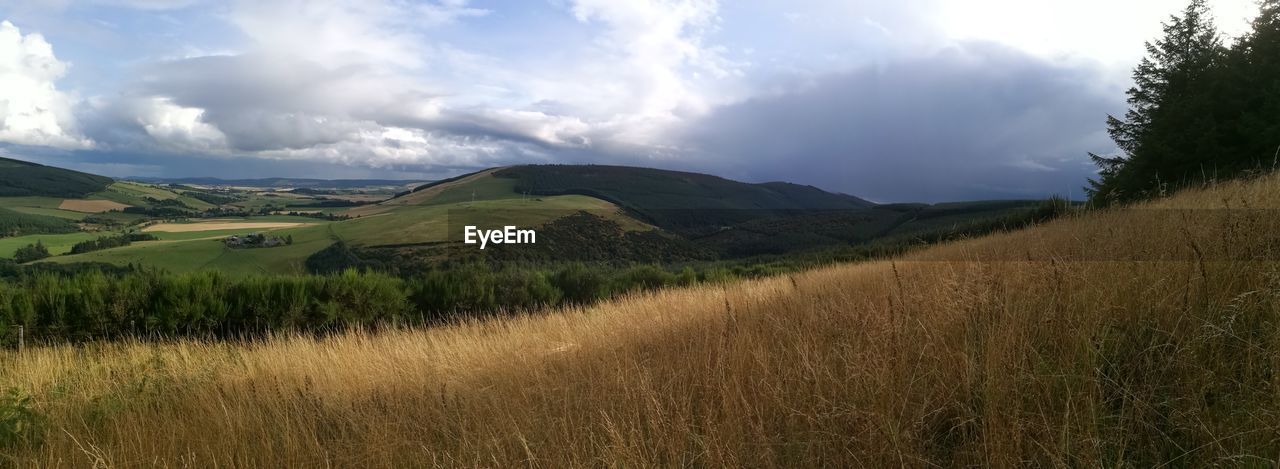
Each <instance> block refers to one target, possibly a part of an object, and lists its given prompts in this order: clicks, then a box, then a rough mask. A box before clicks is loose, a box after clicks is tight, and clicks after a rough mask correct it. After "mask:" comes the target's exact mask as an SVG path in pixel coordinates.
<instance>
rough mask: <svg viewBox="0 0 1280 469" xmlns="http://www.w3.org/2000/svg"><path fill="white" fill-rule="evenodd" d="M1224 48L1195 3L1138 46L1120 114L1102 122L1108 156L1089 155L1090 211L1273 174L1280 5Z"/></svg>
mask: <svg viewBox="0 0 1280 469" xmlns="http://www.w3.org/2000/svg"><path fill="white" fill-rule="evenodd" d="M1260 8H1261V10H1260V13H1259V15H1258V17H1257V18H1256V19H1254V20H1253V28H1252V30H1251V31H1249V32H1248V33H1247V34H1245V35H1243V36H1241V37H1240V38H1238V39H1237V40H1235V41H1234V43H1232V44H1230V45H1228V44H1224V42H1223V39H1222V36H1221V34H1219V32H1218V30H1217V28H1216V26H1215V25H1214V21H1213V16H1212V12H1211V11H1210V9H1209V6H1208V4H1207V3H1206V1H1205V0H1195V1H1192V2H1191V3H1190V4H1189V5H1188V6H1187V7H1186V9H1185V10H1184V11H1183V12H1182V14H1181V15H1180V16H1174V17H1172V18H1170V19H1169V21H1167V22H1166V23H1165V24H1164V36H1163V37H1161V38H1159V39H1157V40H1155V41H1153V42H1149V43H1147V56H1146V58H1144V59H1143V60H1142V61H1141V62H1140V63H1139V64H1138V66H1137V67H1135V69H1134V72H1133V80H1134V87H1133V88H1132V89H1130V90H1129V91H1128V96H1129V99H1128V102H1129V111H1128V112H1127V113H1126V114H1125V115H1124V116H1123V117H1114V116H1112V117H1110V118H1108V120H1107V130H1108V132H1109V133H1110V135H1111V137H1112V139H1113V140H1114V141H1115V143H1116V146H1117V147H1118V148H1119V150H1120V154H1117V155H1109V156H1102V155H1090V156H1091V158H1092V159H1093V161H1094V162H1095V163H1096V164H1097V166H1098V168H1099V175H1098V177H1097V178H1096V179H1093V180H1091V181H1090V184H1089V187H1088V188H1087V190H1088V193H1089V196H1090V201H1091V202H1093V203H1094V204H1096V205H1109V204H1115V203H1125V202H1133V201H1138V200H1142V199H1146V198H1150V197H1158V196H1163V195H1166V194H1169V193H1171V192H1172V191H1174V190H1177V189H1180V188H1183V187H1187V186H1191V185H1198V184H1205V183H1212V182H1214V181H1217V180H1225V179H1230V178H1233V177H1238V176H1242V175H1249V174H1259V173H1263V172H1268V171H1271V170H1274V169H1276V168H1277V167H1280V139H1277V136H1280V119H1278V118H1277V117H1276V116H1280V81H1278V80H1277V77H1280V2H1277V1H1275V0H1266V1H1263V2H1261V4H1260Z"/></svg>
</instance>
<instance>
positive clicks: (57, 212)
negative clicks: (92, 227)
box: [10, 207, 89, 221]
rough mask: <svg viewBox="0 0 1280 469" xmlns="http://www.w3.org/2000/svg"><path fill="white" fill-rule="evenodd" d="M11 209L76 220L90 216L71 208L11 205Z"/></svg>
mask: <svg viewBox="0 0 1280 469" xmlns="http://www.w3.org/2000/svg"><path fill="white" fill-rule="evenodd" d="M10 209H12V210H13V211H15V212H21V213H30V214H32V215H45V216H50V217H57V218H65V219H67V220H76V221H80V220H84V217H86V216H89V214H87V213H82V212H73V211H71V210H62V209H58V208H44V207H10Z"/></svg>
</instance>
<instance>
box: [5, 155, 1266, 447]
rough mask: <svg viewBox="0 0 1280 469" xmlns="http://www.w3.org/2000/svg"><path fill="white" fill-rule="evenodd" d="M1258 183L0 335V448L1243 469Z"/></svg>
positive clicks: (1256, 280)
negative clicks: (836, 256) (362, 322)
mask: <svg viewBox="0 0 1280 469" xmlns="http://www.w3.org/2000/svg"><path fill="white" fill-rule="evenodd" d="M1277 188H1280V176H1272V177H1267V178H1265V179H1261V180H1255V181H1249V182H1239V183H1230V184H1224V185H1220V186H1217V187H1214V188H1211V189H1202V190H1194V191H1190V192H1185V193H1182V194H1180V195H1178V196H1175V197H1173V198H1170V199H1166V200H1161V201H1157V202H1152V203H1147V204H1144V205H1141V206H1139V207H1136V208H1137V209H1136V210H1107V211H1096V212H1090V213H1087V214H1084V215H1080V216H1075V217H1070V218H1067V219H1062V220H1058V221H1055V222H1051V223H1048V224H1045V225H1041V226H1036V227H1033V228H1030V229H1026V230H1022V231H1015V232H1009V233H1001V234H997V235H993V236H987V237H982V238H978V239H971V240H966V241H961V242H954V243H949V244H945V245H941V246H937V247H933V248H930V249H926V250H923V251H919V252H915V253H912V254H909V255H906V256H903V257H897V258H893V259H885V260H882V261H876V262H865V263H858V264H849V265H840V266H833V267H829V268H824V269H820V270H815V271H811V272H807V273H800V274H795V275H789V276H781V277H775V278H769V279H764V280H756V281H747V282H740V283H730V284H710V285H704V286H697V287H692V288H681V289H673V290H667V291H661V292H656V293H651V294H643V295H633V296H628V297H625V298H621V299H618V300H615V301H610V302H606V303H603V304H600V305H598V306H594V307H590V308H585V309H584V308H579V307H568V308H564V309H557V310H552V311H546V312H543V313H542V314H537V315H523V316H516V317H507V318H502V319H490V320H483V321H470V322H465V323H457V324H451V325H446V326H442V327H434V328H426V329H417V328H410V329H407V330H389V331H386V330H384V331H381V332H360V331H356V332H348V333H340V334H330V335H320V336H316V335H306V336H292V337H280V336H277V337H274V338H271V339H267V340H263V341H260V342H252V343H247V344H246V343H239V342H236V343H214V342H209V341H206V340H193V341H178V342H166V343H156V344H145V343H137V342H127V343H117V344H106V345H104V344H94V345H92V346H59V347H49V348H38V349H35V350H29V351H28V352H26V353H25V354H23V355H20V356H19V355H16V354H13V353H10V352H0V358H3V359H4V361H5V363H6V364H7V366H5V367H4V368H3V369H2V370H0V388H10V387H12V388H16V389H17V390H18V391H15V394H14V396H15V397H12V398H10V399H9V401H6V402H10V404H8V405H10V406H11V407H13V408H17V409H22V411H23V412H27V413H22V412H15V413H14V414H13V415H18V416H23V415H28V413H29V414H31V415H35V416H37V417H38V419H36V418H32V419H30V421H38V422H40V424H39V427H37V429H36V430H33V431H32V432H33V433H32V434H34V435H38V436H39V438H33V439H26V440H16V441H18V443H15V444H14V445H13V446H11V447H10V449H8V450H6V451H7V452H6V454H7V456H6V457H7V458H9V459H10V460H12V461H13V462H14V464H15V465H17V466H53V465H59V464H62V465H66V464H68V463H74V462H79V461H85V462H86V463H89V462H92V463H94V464H98V465H103V466H115V465H129V464H130V463H133V462H136V461H147V463H148V464H156V465H180V464H182V463H183V462H184V461H190V460H193V459H194V460H202V461H213V460H217V461H236V462H237V463H239V464H243V465H246V466H272V467H276V466H289V465H303V466H346V465H361V466H387V467H396V466H413V465H420V464H422V463H423V461H424V460H425V461H431V463H438V464H440V465H448V466H514V465H528V466H535V467H579V466H594V465H605V466H637V467H650V466H686V465H692V466H702V465H705V466H716V467H720V466H735V467H740V466H751V467H818V466H834V467H858V466H872V467H880V466H902V465H909V466H922V467H923V466H995V467H1008V466H1028V465H1029V466H1068V467H1077V466H1091V467H1096V466H1123V467H1129V466H1132V467H1155V466H1159V465H1161V464H1162V463H1173V464H1172V465H1175V466H1186V467H1200V466H1212V465H1219V464H1223V463H1227V464H1231V463H1233V462H1238V463H1241V464H1245V465H1248V464H1252V462H1254V461H1256V462H1257V463H1258V465H1261V466H1268V465H1272V464H1274V463H1275V462H1276V460H1275V457H1276V456H1275V455H1276V454H1277V451H1276V450H1277V446H1276V441H1275V435H1276V432H1277V431H1280V427H1277V424H1276V422H1280V411H1278V410H1277V406H1276V405H1275V398H1276V396H1277V395H1280V382H1278V381H1277V380H1276V379H1275V364H1276V363H1280V335H1277V334H1275V332H1274V331H1275V328H1274V325H1275V324H1277V323H1280V300H1278V298H1280V284H1277V279H1276V271H1277V263H1276V259H1280V257H1278V256H1280V250H1278V249H1280V243H1276V242H1275V233H1278V232H1280V218H1276V217H1270V216H1266V213H1265V212H1264V211H1260V209H1265V210H1272V209H1275V208H1278V207H1280V190H1278V189H1277ZM1232 207H1250V208H1251V209H1248V210H1233V209H1232ZM352 278H353V279H354V277H352ZM350 284H352V285H356V284H358V283H355V282H354V280H353V282H352V283H350ZM343 291H348V290H343ZM344 294H346V293H344ZM0 304H3V303H0ZM90 350H91V351H92V352H91V353H90V352H89V351H90ZM157 376H159V377H163V378H156V377H157ZM68 379H74V382H75V383H76V385H75V386H65V385H64V383H66V382H67V380H68ZM28 395H29V396H31V397H32V399H30V400H23V399H22V398H23V397H25V396H28ZM17 418H19V419H20V420H19V421H21V422H26V421H28V420H21V419H23V417H17ZM77 458H83V459H77Z"/></svg>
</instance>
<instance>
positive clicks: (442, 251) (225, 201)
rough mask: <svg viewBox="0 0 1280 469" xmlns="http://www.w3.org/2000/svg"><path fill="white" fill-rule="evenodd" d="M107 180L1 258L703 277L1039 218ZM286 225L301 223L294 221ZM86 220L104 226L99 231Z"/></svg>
mask: <svg viewBox="0 0 1280 469" xmlns="http://www.w3.org/2000/svg"><path fill="white" fill-rule="evenodd" d="M6 161H7V160H6ZM10 164H14V165H16V164H18V163H16V162H15V163H10ZM23 167H26V166H23ZM33 167H34V166H33ZM37 168H45V169H42V170H41V171H44V172H46V173H49V174H61V175H62V176H61V177H63V178H64V179H75V178H82V177H81V176H80V173H75V172H69V171H68V172H59V171H61V170H57V169H56V168H47V167H37ZM85 176H88V175H85ZM89 177H92V176H89ZM94 180H98V181H101V182H105V183H106V185H105V186H94V187H87V186H86V187H85V188H84V189H85V190H88V189H94V190H93V191H91V192H87V193H79V192H77V195H78V198H58V197H52V196H28V197H0V208H4V209H7V210H9V212H3V213H10V214H12V215H11V216H10V217H9V218H10V219H12V222H11V223H10V225H14V226H23V227H55V228H47V230H48V231H45V232H43V233H39V232H29V233H22V232H20V231H19V232H13V233H10V234H18V235H21V236H18V237H12V236H11V237H8V238H5V239H3V240H0V257H5V256H8V255H9V254H10V253H11V252H12V251H13V250H14V249H16V248H17V247H21V246H25V245H26V244H31V243H34V242H36V241H41V242H43V243H44V244H46V245H48V246H51V249H52V250H53V251H52V253H53V254H55V257H52V258H49V259H48V260H47V261H48V262H56V263H61V264H74V263H81V262H95V263H96V262H103V263H109V264H114V265H130V264H136V265H150V266H155V267H160V268H164V269H168V270H171V271H174V272H189V271H195V270H203V269H217V270H221V271H224V272H228V273H232V274H237V275H243V274H253V273H301V272H304V271H308V270H311V271H316V270H317V269H320V270H324V271H330V270H334V269H341V268H344V267H367V266H369V265H370V264H363V263H361V264H355V265H343V264H340V265H325V262H324V261H322V260H321V259H339V260H341V259H347V260H350V259H366V260H371V259H382V260H390V261H387V262H381V263H378V264H377V265H380V266H387V265H394V266H396V270H398V271H407V272H412V271H417V270H420V269H422V268H430V266H432V265H436V264H439V263H441V262H451V261H459V260H462V259H469V260H470V261H477V260H479V261H487V262H509V261H518V262H566V261H590V262H615V263H616V262H621V263H627V262H661V263H669V262H702V261H716V260H724V259H745V258H752V257H755V256H766V255H769V256H773V255H788V254H790V253H795V252H804V251H815V250H822V249H838V248H842V247H849V246H857V245H865V244H868V243H877V242H885V243H899V244H901V243H909V242H918V240H932V239H941V238H944V237H947V236H951V235H954V234H957V233H959V234H963V233H970V232H985V231H989V230H990V229H991V227H993V226H996V225H999V224H1001V223H1007V222H1008V220H1012V219H1015V218H1019V217H1025V216H1026V215H1027V214H1028V213H1030V212H1031V210H1032V208H1033V207H1034V206H1035V205H1036V204H1037V202H1034V201H997V202H972V203H952V204H939V205H925V204H893V205H877V204H873V203H871V202H868V201H866V200H863V199H859V198H857V197H854V196H850V195H845V194H837V193H831V192H826V191H823V190H821V189H818V188H815V187H811V186H803V185H798V184H790V183H784V182H770V183H761V184H751V183H743V182H738V181H732V180H728V179H724V178H720V177H716V176H711V175H705V174H696V173H687V172H678V171H666V170H659V169H652V168H632V167H621V166H572V165H552V166H513V167H503V168H492V169H487V170H482V171H477V172H474V173H469V174H464V175H460V176H457V177H454V178H449V179H445V180H440V181H435V182H431V183H428V184H422V185H419V186H417V187H416V188H414V189H412V190H408V191H404V192H400V193H398V194H395V195H394V196H391V197H390V198H388V199H386V200H383V201H381V202H377V203H352V204H353V205H356V206H354V207H350V208H344V207H342V206H341V205H338V206H335V207H334V208H324V207H326V205H320V206H319V207H321V208H320V209H316V208H311V206H310V205H308V204H312V203H316V202H324V203H328V202H333V201H334V200H336V199H327V197H329V196H330V195H329V194H333V193H332V192H328V191H303V192H297V191H296V188H295V187H293V186H295V185H299V184H303V185H306V186H307V187H309V188H319V187H340V186H341V187H345V188H346V189H354V190H361V189H360V188H358V187H355V188H353V187H351V186H349V185H346V183H327V182H323V181H314V180H295V179H287V178H270V179H259V180H253V181H216V182H218V183H231V184H240V183H252V184H286V185H289V186H290V187H288V188H273V187H267V188H253V189H235V188H228V187H223V188H216V187H205V188H200V187H191V186H188V185H179V184H166V185H152V184H145V183H139V182H127V181H119V182H110V180H109V179H106V178H100V179H94ZM182 181H185V182H187V183H189V184H208V183H213V182H215V181H214V180H207V179H187V180H182ZM388 182H389V181H372V183H377V184H383V183H388ZM402 182H403V181H399V182H398V183H402ZM17 187H18V186H12V187H10V190H11V191H16V190H18V189H17ZM220 187H221V186H220ZM379 187H383V188H382V189H379V190H385V187H384V186H379ZM346 189H343V190H346ZM46 192H48V191H46ZM381 193H384V194H390V192H381ZM363 196H364V197H369V196H371V194H370V193H364V194H363ZM210 201H212V202H217V204H214V203H210ZM272 206H275V207H292V208H288V209H282V208H270V207H272ZM113 210H114V211H113ZM286 212H288V213H293V214H295V215H298V216H294V217H288V216H282V215H280V213H286ZM298 212H304V213H298ZM211 214H212V215H211ZM272 214H275V215H272ZM18 215H21V218H20V219H19V217H18ZM306 215H316V216H306ZM210 216H212V217H213V218H214V220H213V221H219V222H220V224H219V223H212V224H206V225H201V226H208V229H207V230H205V231H189V232H182V233H171V232H158V233H157V235H158V236H159V237H160V238H161V241H156V242H142V243H136V244H133V245H129V246H122V247H117V248H111V249H106V250H100V251H95V252H88V253H83V254H77V255H58V254H64V253H66V252H67V250H69V249H70V247H71V245H73V244H75V243H76V242H81V241H84V240H86V239H87V238H88V239H91V238H93V236H94V235H92V234H90V233H84V232H79V233H68V232H67V231H68V229H67V227H68V226H74V224H80V225H82V226H86V227H88V228H86V229H88V230H91V231H92V230H99V229H102V225H94V224H93V223H98V224H100V223H113V225H108V226H107V228H108V229H111V230H119V229H133V228H128V227H129V226H133V225H136V224H139V223H147V221H148V220H159V219H174V218H190V219H192V221H195V220H197V219H199V218H209V217H210ZM246 217H252V218H246ZM262 217H274V218H272V219H271V220H272V221H274V222H279V223H281V224H280V225H277V226H279V228H272V229H271V230H270V231H272V233H274V234H275V235H278V236H288V237H290V238H291V239H293V240H294V241H295V243H294V244H292V245H290V246H288V247H280V248H275V249H259V250H236V249H228V248H226V247H225V246H223V245H222V244H221V243H220V242H219V241H218V237H219V236H228V235H231V234H236V233H237V232H236V230H237V228H236V227H237V226H246V227H248V226H254V225H253V224H252V223H253V222H255V221H258V220H263V218H262ZM86 220H87V221H89V222H92V223H90V224H86ZM69 223H70V224H73V225H69ZM117 223H118V224H117ZM1017 223H1021V222H1017ZM1014 224H1016V223H1014ZM215 225H217V226H215ZM464 225H477V226H482V227H485V226H489V227H501V226H504V225H515V226H521V227H527V228H537V229H539V230H541V232H540V235H541V236H542V237H541V238H540V241H541V242H539V243H538V244H537V245H533V246H528V247H526V248H523V249H519V250H517V249H512V248H497V249H490V250H486V252H484V253H479V254H478V253H475V252H473V251H475V249H470V248H468V247H464V246H460V245H459V244H458V243H456V241H458V239H459V237H460V235H461V227H462V226H464ZM42 229H43V228H42ZM73 231H74V230H73ZM241 231H243V230H241ZM57 233H62V234H57ZM198 233H202V234H198ZM240 234H243V233H240ZM331 248H333V249H340V250H339V251H336V252H335V251H333V250H332V249H331ZM313 257H315V259H313Z"/></svg>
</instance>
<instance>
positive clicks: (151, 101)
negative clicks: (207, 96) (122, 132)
mask: <svg viewBox="0 0 1280 469" xmlns="http://www.w3.org/2000/svg"><path fill="white" fill-rule="evenodd" d="M135 105H136V108H135V115H136V118H137V120H138V125H140V126H142V128H143V130H145V131H146V132H147V135H150V136H151V137H152V138H154V139H155V140H156V141H157V142H158V143H160V144H161V145H163V146H165V147H167V148H169V149H179V150H187V151H200V152H224V151H226V148H227V136H226V135H223V134H222V131H221V130H218V128H217V127H214V126H212V125H209V124H208V123H206V122H204V120H203V117H204V112H205V111H204V110H203V109H199V108H189V107H182V106H178V105H176V104H173V102H172V101H171V100H169V99H167V98H156V97H152V98H147V99H142V100H139V101H138V102H137V103H136V104H135Z"/></svg>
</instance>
